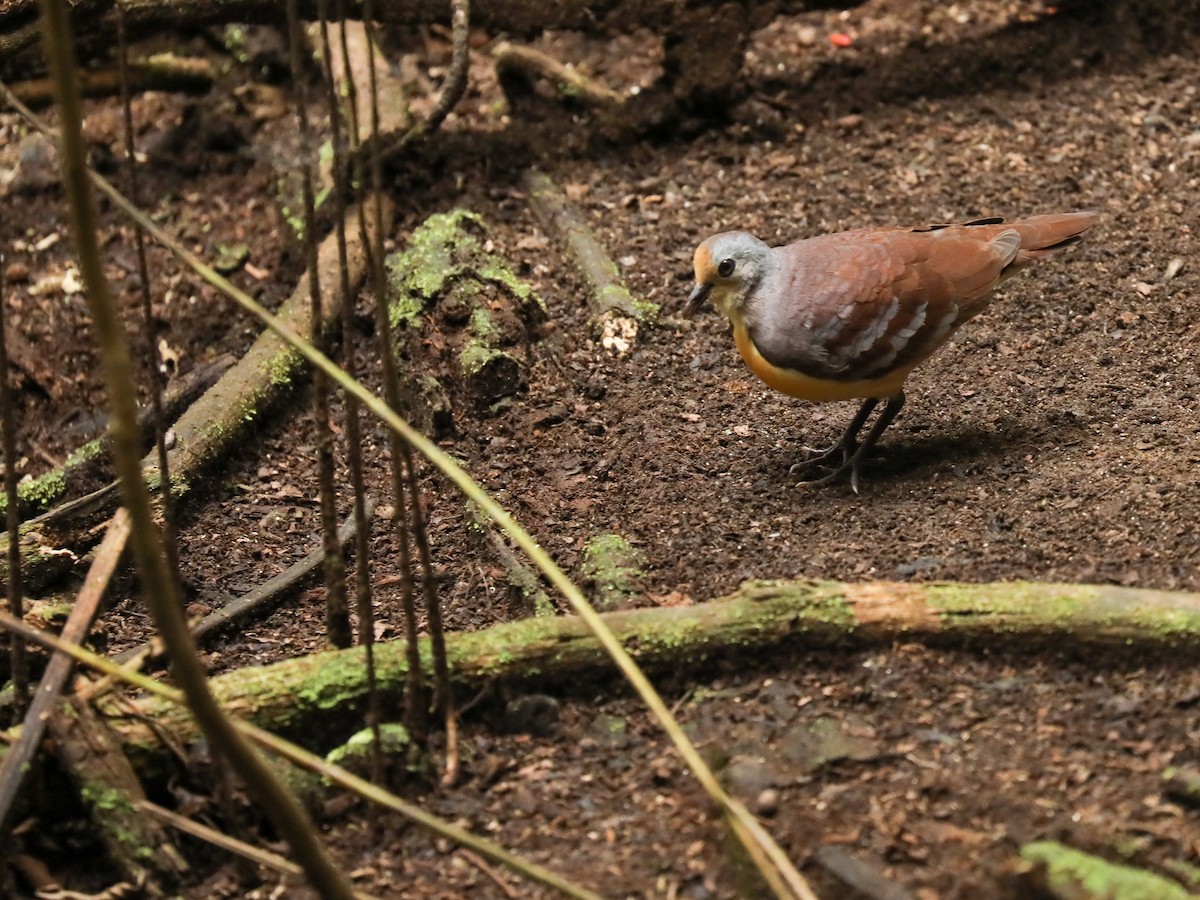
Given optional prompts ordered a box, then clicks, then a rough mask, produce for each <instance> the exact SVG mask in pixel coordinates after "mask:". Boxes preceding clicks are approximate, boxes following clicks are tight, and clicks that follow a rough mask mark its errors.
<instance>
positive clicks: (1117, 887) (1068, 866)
mask: <svg viewBox="0 0 1200 900" xmlns="http://www.w3.org/2000/svg"><path fill="white" fill-rule="evenodd" d="M1021 858H1022V859H1024V860H1026V861H1027V862H1031V863H1037V864H1039V865H1040V866H1041V867H1043V871H1044V876H1045V886H1046V888H1047V890H1048V891H1049V892H1050V895H1051V896H1054V897H1062V898H1075V897H1087V898H1091V900H1146V898H1149V897H1153V898H1155V900H1187V898H1189V897H1190V896H1191V895H1190V894H1189V893H1188V892H1187V891H1186V890H1184V888H1183V887H1182V886H1181V885H1179V884H1177V883H1176V882H1174V881H1170V880H1168V879H1166V878H1163V877H1162V876H1161V875H1155V874H1154V873H1153V872H1147V871H1144V870H1142V869H1135V868H1132V867H1131V866H1123V865H1119V864H1117V863H1110V862H1108V861H1107V860H1104V859H1101V858H1100V857H1098V856H1092V855H1090V854H1088V853H1083V852H1081V851H1079V850H1075V849H1073V848H1071V847H1067V846H1065V845H1064V844H1059V843H1056V842H1054V841H1039V842H1037V843H1033V844H1026V845H1025V846H1024V847H1022V848H1021Z"/></svg>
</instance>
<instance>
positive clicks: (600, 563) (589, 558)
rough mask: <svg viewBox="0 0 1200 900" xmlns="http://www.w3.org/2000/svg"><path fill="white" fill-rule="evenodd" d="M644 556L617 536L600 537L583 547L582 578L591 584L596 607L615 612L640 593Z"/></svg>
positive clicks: (602, 535) (594, 538) (603, 535)
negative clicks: (614, 610)
mask: <svg viewBox="0 0 1200 900" xmlns="http://www.w3.org/2000/svg"><path fill="white" fill-rule="evenodd" d="M645 564H646V555H645V554H644V553H642V551H641V550H638V549H637V548H636V547H634V546H633V545H632V544H631V543H629V541H627V540H626V539H625V538H623V537H622V536H621V535H619V534H600V535H596V536H595V537H593V538H592V539H591V540H589V541H588V542H587V544H586V545H585V546H584V548H583V565H582V566H581V568H582V571H583V576H584V578H586V579H587V580H588V581H590V582H591V583H592V587H593V590H594V591H595V594H596V600H595V603H596V608H597V609H601V610H611V609H617V608H618V607H620V606H622V605H624V603H625V601H626V600H628V599H629V598H630V597H631V596H633V595H634V594H638V593H641V591H642V583H643V579H644V573H643V572H642V566H644V565H645Z"/></svg>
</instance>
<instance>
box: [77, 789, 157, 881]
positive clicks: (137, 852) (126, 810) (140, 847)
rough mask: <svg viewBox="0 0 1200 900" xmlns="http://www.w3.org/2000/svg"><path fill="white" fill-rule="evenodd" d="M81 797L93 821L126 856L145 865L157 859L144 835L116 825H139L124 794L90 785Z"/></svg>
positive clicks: (131, 805) (135, 813)
mask: <svg viewBox="0 0 1200 900" xmlns="http://www.w3.org/2000/svg"><path fill="white" fill-rule="evenodd" d="M82 796H83V801H84V803H86V804H87V805H88V807H89V808H90V809H91V811H92V817H93V818H94V819H95V820H96V822H97V823H98V824H99V825H100V826H101V827H102V828H103V829H104V830H105V831H106V832H107V833H108V834H109V836H110V837H112V838H113V840H115V841H117V842H118V843H119V844H120V845H121V846H122V847H124V848H125V852H126V853H129V854H130V855H131V856H132V857H133V858H134V859H137V860H140V861H143V862H146V861H149V860H151V859H153V858H154V848H152V847H149V846H147V845H146V843H145V841H144V840H143V839H142V837H141V835H138V834H135V833H134V832H132V831H129V830H127V829H125V828H120V827H116V826H115V825H114V823H115V822H117V821H121V822H125V821H131V822H136V821H137V818H136V817H137V815H138V814H137V812H136V811H135V810H134V808H133V804H132V803H131V802H130V800H129V797H128V796H126V795H125V793H124V792H122V791H120V790H117V789H116V788H113V787H109V786H107V785H99V784H95V783H91V784H85V785H84V786H83V791H82Z"/></svg>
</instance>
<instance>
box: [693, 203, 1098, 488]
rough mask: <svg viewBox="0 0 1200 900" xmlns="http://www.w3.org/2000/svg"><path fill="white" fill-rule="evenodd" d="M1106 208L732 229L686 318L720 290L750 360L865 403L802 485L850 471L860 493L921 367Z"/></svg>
mask: <svg viewBox="0 0 1200 900" xmlns="http://www.w3.org/2000/svg"><path fill="white" fill-rule="evenodd" d="M1098 218H1099V217H1098V214H1097V213H1095V212H1070V213H1058V214H1050V215H1037V216H1031V217H1029V218H1026V219H1021V220H1019V221H1014V222H1011V223H1006V222H1005V220H1004V219H1003V218H1000V217H997V216H992V217H988V218H982V219H975V220H973V221H970V222H963V223H960V224H938V225H926V226H922V227H918V228H903V227H872V228H860V229H856V230H853V231H842V232H837V233H834V234H825V235H820V236H818V237H812V238H807V239H805V240H800V241H797V242H795V243H792V244H787V245H785V246H781V247H770V246H768V245H767V244H766V243H764V242H763V241H761V240H759V239H758V238H756V237H754V236H753V235H752V234H750V233H749V232H746V231H726V232H722V233H721V234H716V235H713V236H712V237H710V238H708V239H707V240H705V241H704V242H703V243H701V244H700V245H699V246H698V247H697V248H696V251H695V254H694V256H693V260H692V262H693V267H694V269H695V276H696V281H695V285H694V286H693V287H692V290H691V292H690V294H689V295H688V298H687V303H686V305H685V307H684V310H683V317H684V318H686V319H690V318H692V317H693V316H695V314H696V313H697V312H699V310H700V309H701V307H703V306H704V304H705V302H706V301H708V302H710V303H711V305H712V306H713V307H715V308H716V309H717V310H719V311H720V312H722V313H724V314H725V315H726V316H728V317H729V321H730V323H731V324H732V326H733V340H734V344H735V345H736V346H737V350H738V352H739V353H740V354H741V357H742V359H743V360H744V361H745V363H746V365H747V367H749V369H750V371H751V372H753V373H754V374H755V375H756V376H758V378H760V379H761V380H762V381H763V382H765V383H766V384H767V385H768V386H769V387H771V388H774V389H775V390H777V391H780V392H782V393H784V394H788V395H789V396H792V397H798V398H800V399H802V400H807V401H810V402H812V403H828V402H832V401H838V400H854V399H860V400H862V403H861V405H860V406H859V408H858V412H857V413H856V414H855V416H854V418H853V419H852V420H851V422H850V424H849V426H848V427H847V428H846V430H845V432H844V433H843V434H842V436H841V438H839V440H838V441H837V442H836V443H835V444H833V446H831V447H829V448H828V449H826V450H824V451H820V452H816V453H815V454H814V455H812V456H810V457H809V458H808V459H805V460H803V461H801V462H799V463H797V464H796V465H794V466H792V468H791V470H790V471H791V473H792V474H793V475H796V474H801V475H808V474H810V473H814V472H815V473H819V472H822V471H826V470H828V474H825V475H824V476H823V477H819V478H806V479H805V480H802V481H801V482H800V484H801V485H810V486H820V485H827V484H832V483H834V482H836V481H840V480H842V479H844V478H845V477H846V476H847V475H849V477H850V486H851V488H852V489H853V490H854V492H855V493H856V494H857V493H858V490H859V472H860V469H861V466H862V463H863V460H864V459H865V458H866V457H867V454H869V453H870V451H871V449H872V447H874V446H875V443H876V442H877V441H878V440H879V438H880V436H881V435H882V434H883V433H884V431H886V430H887V427H888V426H889V425H890V424H891V423H892V421H893V420H894V419H895V418H896V416H897V414H898V413H899V412H900V410H901V408H902V407H903V406H904V383H905V380H906V379H907V378H908V376H909V375H910V374H911V373H912V371H913V370H914V369H915V368H916V367H917V366H919V365H920V364H921V363H923V362H924V361H925V360H927V359H929V357H930V356H932V355H933V354H934V353H935V352H937V350H938V349H939V348H940V347H941V346H942V345H943V344H945V343H946V342H947V341H948V340H950V338H951V337H952V336H953V335H954V333H955V332H956V331H957V330H958V329H959V328H961V327H962V326H963V325H964V324H965V323H966V322H968V321H969V320H970V319H972V318H973V317H975V316H977V315H979V313H981V312H983V310H984V309H986V308H987V306H988V304H989V303H990V302H991V299H992V297H993V291H994V289H995V288H996V287H997V286H998V285H1000V284H1001V283H1002V282H1004V281H1006V280H1007V279H1008V278H1010V277H1011V276H1013V275H1014V274H1016V273H1017V272H1019V271H1021V270H1022V269H1024V268H1026V267H1027V266H1028V265H1029V264H1030V263H1032V262H1034V261H1035V260H1038V259H1041V258H1042V257H1043V256H1048V255H1050V254H1052V253H1056V252H1057V251H1059V250H1062V249H1064V248H1066V247H1069V246H1071V245H1073V244H1076V243H1078V242H1079V240H1080V239H1081V236H1082V235H1083V234H1084V232H1086V231H1087V230H1088V229H1089V228H1091V227H1092V225H1094V224H1095V223H1096V221H1097V219H1098ZM880 401H883V403H884V406H883V409H882V410H881V411H880V413H879V415H878V417H877V418H876V419H875V421H874V423H873V424H872V425H871V428H870V429H869V430H868V431H867V434H866V436H865V437H864V438H863V439H862V440H861V441H860V440H859V433H860V432H861V431H862V429H863V427H864V425H865V424H866V422H867V420H868V419H869V418H870V416H871V413H872V412H873V411H874V410H875V408H876V406H877V405H878V404H879V403H880ZM806 449H807V448H806Z"/></svg>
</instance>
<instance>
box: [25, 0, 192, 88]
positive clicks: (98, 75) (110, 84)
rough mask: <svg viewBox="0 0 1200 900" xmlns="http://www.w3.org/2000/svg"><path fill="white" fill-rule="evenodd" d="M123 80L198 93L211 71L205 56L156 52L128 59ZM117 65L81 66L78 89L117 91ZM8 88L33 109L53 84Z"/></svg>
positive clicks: (119, 27)
mask: <svg viewBox="0 0 1200 900" xmlns="http://www.w3.org/2000/svg"><path fill="white" fill-rule="evenodd" d="M123 8H124V7H122V6H120V5H117V14H116V19H117V35H118V38H117V39H118V41H120V40H121V37H120V35H121V32H122V30H123V27H124V26H123V22H122V19H123V16H122V15H121V11H122V10H123ZM125 68H126V75H125V76H124V77H125V80H126V84H127V85H128V88H129V90H131V91H139V92H140V91H175V92H179V93H185V94H202V93H205V92H206V91H208V90H209V89H210V88H212V86H213V81H214V78H215V76H214V74H213V70H212V66H211V65H210V64H209V61H208V60H207V59H195V58H191V57H186V56H175V55H174V54H171V53H157V54H155V55H154V56H150V57H147V58H145V59H138V60H134V61H132V62H130V63H129V64H128V65H127V66H126V67H125ZM121 79H122V74H121V67H118V68H116V69H111V68H109V69H85V70H84V71H82V72H80V73H79V80H80V85H79V86H80V89H81V90H82V91H83V95H84V96H85V97H109V96H112V95H113V94H118V93H120V91H121ZM9 87H11V88H12V92H13V93H14V94H16V95H17V96H18V97H20V98H21V99H22V100H23V101H25V102H26V103H28V104H29V105H30V106H31V107H33V108H34V109H39V108H41V107H43V106H49V105H50V104H51V103H53V102H54V86H53V85H52V84H51V83H50V79H49V78H31V79H29V80H28V81H14V82H13V83H12V84H10V85H9Z"/></svg>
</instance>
